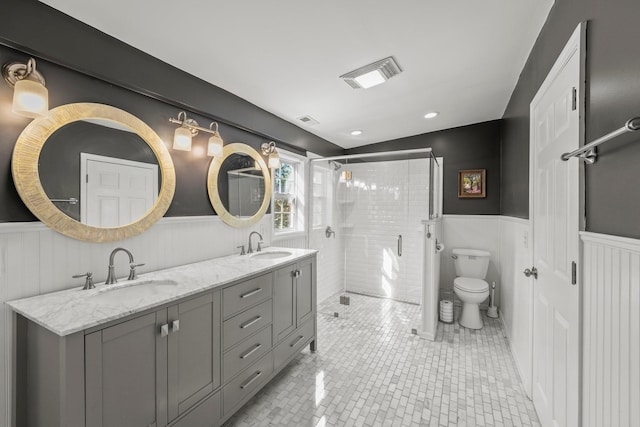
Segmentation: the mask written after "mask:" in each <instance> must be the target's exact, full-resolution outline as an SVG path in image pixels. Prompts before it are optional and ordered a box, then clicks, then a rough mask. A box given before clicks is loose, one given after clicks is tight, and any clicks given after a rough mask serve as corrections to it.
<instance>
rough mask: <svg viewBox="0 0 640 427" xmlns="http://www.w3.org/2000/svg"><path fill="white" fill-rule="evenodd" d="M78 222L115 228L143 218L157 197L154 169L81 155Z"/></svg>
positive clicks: (114, 159)
mask: <svg viewBox="0 0 640 427" xmlns="http://www.w3.org/2000/svg"><path fill="white" fill-rule="evenodd" d="M80 160H81V162H82V163H81V165H82V166H81V168H80V169H81V176H82V177H83V178H82V179H81V186H80V187H81V188H80V192H81V195H82V199H81V209H80V221H81V222H82V223H84V224H87V225H92V226H96V227H119V226H123V225H126V224H130V223H132V222H134V221H136V220H138V219H140V218H141V217H143V216H144V215H145V214H146V213H147V212H148V211H149V210H150V209H151V208H152V207H153V204H154V203H155V202H156V199H157V198H158V166H157V165H154V164H149V163H142V162H134V161H131V160H124V159H117V158H112V157H105V156H98V155H94V154H87V153H81V154H80Z"/></svg>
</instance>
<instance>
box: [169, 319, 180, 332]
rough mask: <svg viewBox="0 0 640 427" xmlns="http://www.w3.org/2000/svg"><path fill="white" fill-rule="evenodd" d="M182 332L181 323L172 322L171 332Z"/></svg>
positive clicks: (177, 321)
mask: <svg viewBox="0 0 640 427" xmlns="http://www.w3.org/2000/svg"><path fill="white" fill-rule="evenodd" d="M179 330H180V321H179V320H174V321H173V322H171V332H178V331H179Z"/></svg>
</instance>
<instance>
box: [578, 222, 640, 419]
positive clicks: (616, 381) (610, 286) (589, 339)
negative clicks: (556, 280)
mask: <svg viewBox="0 0 640 427" xmlns="http://www.w3.org/2000/svg"><path fill="white" fill-rule="evenodd" d="M581 237H582V241H583V260H584V261H583V271H582V273H583V277H582V280H581V281H579V282H581V283H582V286H583V319H584V320H583V351H582V354H583V370H582V372H583V374H582V378H583V382H582V390H583V396H582V397H583V399H582V401H583V405H582V425H583V426H585V427H589V426H593V427H596V426H609V427H614V426H638V425H640V360H639V359H638V357H639V356H640V240H636V239H629V238H622V237H615V236H607V235H601V234H595V233H587V232H585V233H581Z"/></svg>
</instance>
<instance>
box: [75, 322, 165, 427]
mask: <svg viewBox="0 0 640 427" xmlns="http://www.w3.org/2000/svg"><path fill="white" fill-rule="evenodd" d="M165 323H166V310H162V311H159V312H156V313H151V314H147V315H145V316H141V317H137V318H135V319H132V320H129V321H126V322H123V323H121V324H118V325H115V326H111V327H109V328H106V329H103V330H101V331H97V332H94V333H92V334H88V335H87V336H86V337H85V355H86V374H85V381H86V417H87V418H86V419H87V425H88V426H92V427H128V426H131V427H140V426H145V427H147V426H152V427H160V426H164V425H166V423H167V419H166V418H167V414H166V411H165V412H163V410H162V409H163V408H166V405H165V399H166V393H167V389H166V384H167V359H166V355H167V350H166V345H167V340H166V338H163V337H162V336H161V333H160V328H161V325H163V324H165Z"/></svg>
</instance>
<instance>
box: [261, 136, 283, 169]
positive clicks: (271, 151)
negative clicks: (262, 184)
mask: <svg viewBox="0 0 640 427" xmlns="http://www.w3.org/2000/svg"><path fill="white" fill-rule="evenodd" d="M260 148H261V149H262V154H263V155H264V156H269V161H268V163H267V164H268V165H269V169H278V168H279V167H280V156H279V155H278V152H277V151H276V143H275V142H273V141H271V142H264V143H262V145H261V146H260Z"/></svg>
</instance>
